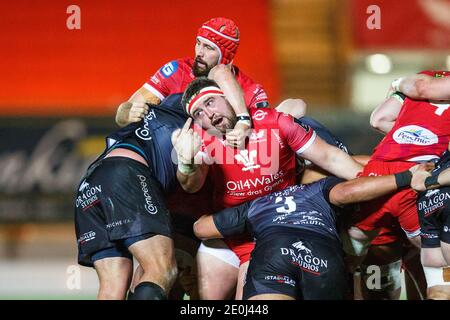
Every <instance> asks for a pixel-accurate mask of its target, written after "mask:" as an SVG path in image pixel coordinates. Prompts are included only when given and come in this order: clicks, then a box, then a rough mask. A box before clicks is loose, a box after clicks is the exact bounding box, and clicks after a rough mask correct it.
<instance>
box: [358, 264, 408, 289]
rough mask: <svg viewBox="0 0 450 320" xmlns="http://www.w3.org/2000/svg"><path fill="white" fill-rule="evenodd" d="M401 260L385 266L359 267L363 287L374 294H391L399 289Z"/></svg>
mask: <svg viewBox="0 0 450 320" xmlns="http://www.w3.org/2000/svg"><path fill="white" fill-rule="evenodd" d="M400 272H401V260H398V261H395V262H391V263H389V264H385V265H380V266H379V265H370V266H368V265H361V279H362V280H363V284H364V286H365V287H366V288H367V289H368V290H371V291H375V292H388V291H389V292H392V291H395V290H398V289H400V288H401V275H400Z"/></svg>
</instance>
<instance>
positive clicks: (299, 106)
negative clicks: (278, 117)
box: [275, 99, 306, 119]
mask: <svg viewBox="0 0 450 320" xmlns="http://www.w3.org/2000/svg"><path fill="white" fill-rule="evenodd" d="M275 109H276V110H277V111H278V112H284V113H287V114H290V115H291V116H293V117H294V118H296V119H300V118H301V117H303V116H304V115H305V114H306V103H305V101H303V100H302V99H286V100H284V101H282V102H281V103H280V104H279V105H278V106H277V107H276V108H275Z"/></svg>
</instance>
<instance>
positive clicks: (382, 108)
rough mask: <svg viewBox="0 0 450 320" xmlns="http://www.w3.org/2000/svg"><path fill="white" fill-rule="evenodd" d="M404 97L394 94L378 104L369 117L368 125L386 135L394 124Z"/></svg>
mask: <svg viewBox="0 0 450 320" xmlns="http://www.w3.org/2000/svg"><path fill="white" fill-rule="evenodd" d="M403 100H404V96H403V95H402V94H401V93H398V92H395V93H393V94H392V95H391V96H390V97H389V98H388V99H386V100H385V101H383V102H382V103H381V104H379V105H378V106H377V107H376V108H375V110H374V111H373V112H372V114H371V115H370V125H371V126H372V128H374V129H376V130H377V131H379V132H381V133H383V134H386V133H388V132H389V131H390V130H391V129H392V127H393V126H394V124H395V121H396V120H397V118H398V114H399V113H400V110H401V108H402V105H403Z"/></svg>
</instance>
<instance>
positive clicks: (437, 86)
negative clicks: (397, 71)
mask: <svg viewBox="0 0 450 320" xmlns="http://www.w3.org/2000/svg"><path fill="white" fill-rule="evenodd" d="M392 87H393V89H394V90H396V91H401V92H403V93H404V94H405V95H407V96H408V97H410V98H413V99H422V100H450V77H442V78H435V77H432V76H429V75H425V74H415V75H411V76H408V77H405V78H400V79H397V80H394V82H393V83H392Z"/></svg>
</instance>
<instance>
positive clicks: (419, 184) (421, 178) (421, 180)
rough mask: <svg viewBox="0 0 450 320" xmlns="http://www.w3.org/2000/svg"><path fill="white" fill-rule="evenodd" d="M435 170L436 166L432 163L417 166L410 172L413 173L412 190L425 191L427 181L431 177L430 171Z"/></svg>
mask: <svg viewBox="0 0 450 320" xmlns="http://www.w3.org/2000/svg"><path fill="white" fill-rule="evenodd" d="M433 169H434V164H433V163H431V162H427V163H421V164H417V165H415V166H414V167H412V168H411V169H409V171H411V173H412V174H413V175H412V179H411V188H413V189H414V190H415V191H417V192H421V191H425V190H426V187H425V179H426V178H427V177H429V176H431V173H430V171H431V170H433Z"/></svg>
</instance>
